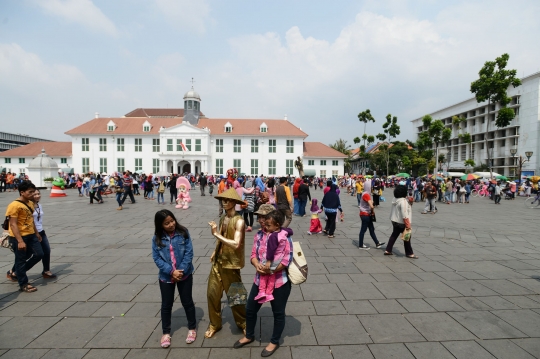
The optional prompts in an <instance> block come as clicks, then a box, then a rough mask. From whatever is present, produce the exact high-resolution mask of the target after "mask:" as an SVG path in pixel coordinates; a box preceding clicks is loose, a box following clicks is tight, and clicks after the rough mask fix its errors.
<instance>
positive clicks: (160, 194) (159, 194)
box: [157, 192, 165, 203]
mask: <svg viewBox="0 0 540 359" xmlns="http://www.w3.org/2000/svg"><path fill="white" fill-rule="evenodd" d="M160 198H161V202H163V203H165V198H163V192H158V194H157V203H160V201H159V199H160Z"/></svg>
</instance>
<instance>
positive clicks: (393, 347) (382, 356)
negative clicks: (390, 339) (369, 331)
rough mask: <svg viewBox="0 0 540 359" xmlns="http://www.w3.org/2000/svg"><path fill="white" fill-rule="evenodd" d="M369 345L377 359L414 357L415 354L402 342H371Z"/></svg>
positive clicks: (410, 358)
mask: <svg viewBox="0 0 540 359" xmlns="http://www.w3.org/2000/svg"><path fill="white" fill-rule="evenodd" d="M368 347H369V350H371V353H372V354H373V357H374V358H375V359H397V358H399V359H414V356H413V355H412V354H411V353H410V352H409V350H408V349H407V347H406V346H405V345H404V344H402V343H395V344H369V345H368Z"/></svg>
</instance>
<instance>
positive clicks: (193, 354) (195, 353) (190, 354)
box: [85, 348, 247, 359]
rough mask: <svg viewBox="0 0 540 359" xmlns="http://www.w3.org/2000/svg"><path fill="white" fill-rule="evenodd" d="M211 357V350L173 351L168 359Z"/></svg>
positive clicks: (206, 358)
mask: <svg viewBox="0 0 540 359" xmlns="http://www.w3.org/2000/svg"><path fill="white" fill-rule="evenodd" d="M209 355H210V348H193V349H191V348H190V349H185V348H182V349H171V350H170V353H169V356H168V357H167V359H208V357H209ZM246 358H247V357H246ZM85 359H86V358H85Z"/></svg>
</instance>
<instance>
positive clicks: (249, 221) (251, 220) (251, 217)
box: [244, 211, 253, 227]
mask: <svg viewBox="0 0 540 359" xmlns="http://www.w3.org/2000/svg"><path fill="white" fill-rule="evenodd" d="M248 215H249V220H248ZM244 222H246V226H248V227H252V226H253V212H248V211H244Z"/></svg>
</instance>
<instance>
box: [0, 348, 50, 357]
mask: <svg viewBox="0 0 540 359" xmlns="http://www.w3.org/2000/svg"><path fill="white" fill-rule="evenodd" d="M48 351H49V349H10V350H9V351H8V352H7V353H5V354H3V355H2V359H40V358H42V357H43V356H44V355H45V354H46V353H47V352H48Z"/></svg>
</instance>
